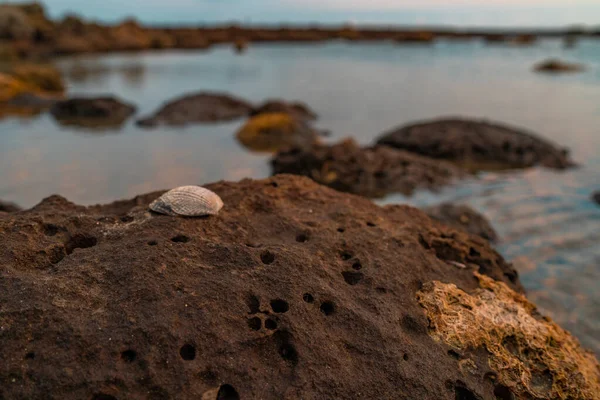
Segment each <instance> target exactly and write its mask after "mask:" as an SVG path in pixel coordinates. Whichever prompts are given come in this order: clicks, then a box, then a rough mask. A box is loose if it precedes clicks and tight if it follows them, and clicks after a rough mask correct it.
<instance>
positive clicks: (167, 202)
mask: <svg viewBox="0 0 600 400" xmlns="http://www.w3.org/2000/svg"><path fill="white" fill-rule="evenodd" d="M221 208H223V200H221V198H220V197H219V196H218V195H217V194H216V193H214V192H211V191H210V190H208V189H206V188H203V187H200V186H180V187H178V188H175V189H172V190H169V191H168V192H167V193H165V194H163V195H162V196H160V197H159V198H158V199H156V200H154V201H153V202H152V203H151V204H150V209H151V210H152V211H154V212H157V213H160V214H166V215H171V216H178V215H182V216H186V217H201V216H203V215H216V214H217V213H218V212H219V210H220V209H221Z"/></svg>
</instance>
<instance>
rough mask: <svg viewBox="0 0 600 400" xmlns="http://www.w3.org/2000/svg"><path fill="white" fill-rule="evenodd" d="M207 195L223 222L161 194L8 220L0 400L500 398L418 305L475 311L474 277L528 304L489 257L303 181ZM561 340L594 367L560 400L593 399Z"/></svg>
mask: <svg viewBox="0 0 600 400" xmlns="http://www.w3.org/2000/svg"><path fill="white" fill-rule="evenodd" d="M207 187H208V188H209V189H210V190H213V191H215V192H216V193H217V194H218V195H219V196H220V197H221V198H222V199H223V200H224V202H225V207H224V208H223V209H222V210H221V212H220V213H219V215H218V216H215V217H208V218H174V217H167V216H158V215H151V214H150V213H148V211H147V210H148V204H149V203H150V202H151V201H152V200H153V199H155V198H157V197H158V196H159V195H160V194H161V193H160V192H157V193H152V194H148V195H143V196H138V197H137V198H135V199H133V200H130V201H122V202H117V203H114V204H111V205H106V206H94V207H87V208H86V207H81V206H76V205H74V204H72V203H69V202H68V201H66V200H65V199H63V198H61V197H58V196H53V197H50V198H48V199H46V200H44V201H43V202H42V203H41V204H39V205H38V206H36V207H34V208H33V209H31V210H28V211H24V212H22V213H19V214H14V215H12V214H8V215H5V216H2V217H0V235H1V237H2V240H3V243H4V244H6V246H5V247H2V249H1V251H0V266H1V268H2V279H0V304H2V307H0V321H2V325H1V326H2V330H1V331H0V335H1V336H2V347H1V350H0V354H2V356H3V357H2V362H1V363H0V395H1V396H2V397H3V398H6V399H17V398H28V399H37V398H45V397H48V395H49V394H51V396H52V397H54V398H57V399H58V398H60V399H65V400H69V399H94V398H95V399H109V398H117V399H138V398H139V399H148V398H152V399H154V398H170V399H183V400H186V399H203V398H213V399H214V398H215V397H216V396H218V395H219V393H220V395H221V396H222V398H240V399H259V398H260V399H267V400H268V399H300V398H302V399H334V398H335V399H342V400H343V399H356V398H357V397H360V398H365V399H423V400H427V399H432V400H433V399H435V400H451V399H455V398H463V397H459V396H462V395H464V394H465V393H467V394H470V395H471V396H472V397H464V398H479V397H480V398H485V399H491V398H494V394H493V393H494V390H495V387H498V385H508V383H509V382H508V380H505V376H504V375H503V371H496V370H493V369H490V366H489V365H488V361H489V360H490V359H491V355H488V353H486V352H485V351H483V350H482V349H480V350H481V351H472V352H471V351H470V350H469V349H468V348H466V349H465V350H464V353H463V350H461V351H460V353H458V352H456V351H454V350H453V349H454V348H453V347H450V346H449V345H447V344H444V343H443V342H442V341H441V340H443V337H441V339H440V341H436V339H435V338H434V337H432V336H430V334H429V333H428V331H429V329H430V322H429V321H428V319H427V317H426V314H425V311H427V312H428V315H429V313H431V312H433V311H436V309H432V308H430V307H429V306H428V304H429V297H426V298H423V297H421V298H420V299H417V293H425V292H419V291H421V289H424V288H427V287H428V286H427V284H428V283H429V282H432V281H439V282H445V283H452V284H455V285H457V287H460V288H461V290H463V291H465V293H473V294H472V296H477V295H478V293H479V292H478V291H477V289H478V288H479V285H480V284H479V283H478V281H477V280H476V279H474V277H473V274H474V272H477V271H478V273H480V274H486V275H487V276H490V277H492V278H494V279H498V280H500V281H502V282H504V283H505V284H506V285H508V287H511V288H512V289H516V290H521V287H520V285H519V283H518V278H517V276H516V272H515V271H514V269H512V267H511V266H510V265H508V264H507V263H506V262H505V261H504V260H503V259H502V257H501V256H500V255H499V254H498V253H496V252H495V251H494V250H493V249H492V248H491V247H490V246H489V244H488V243H487V242H486V241H484V240H483V239H481V238H477V237H473V236H469V235H467V234H465V233H462V232H458V231H455V230H452V229H449V228H446V227H444V226H442V225H438V224H436V223H434V222H433V221H432V220H430V219H429V218H428V217H427V216H426V215H425V214H423V213H422V212H420V211H419V210H417V209H414V208H411V207H407V206H389V207H384V208H382V207H378V206H377V205H375V204H374V203H372V202H371V201H369V200H367V199H364V198H361V197H357V196H351V195H347V194H342V193H339V192H336V191H333V190H329V189H327V188H325V187H322V186H319V185H316V184H315V183H313V182H311V181H310V180H308V179H305V178H300V177H292V176H277V177H274V178H272V179H269V180H263V181H252V180H244V181H242V182H240V183H226V182H221V183H216V184H211V185H208V186H207ZM450 261H452V262H453V263H451V262H450ZM458 263H463V264H465V266H466V267H464V268H458V267H457V266H456V265H458ZM485 282H486V285H488V283H487V282H488V281H485ZM505 290H508V289H505ZM419 300H420V301H421V303H419ZM458 300H459V301H460V300H461V299H460V298H459V299H458ZM474 305H475V306H477V305H478V304H474ZM450 307H454V306H452V305H450ZM451 309H453V308H451ZM439 311H441V312H443V311H444V310H443V309H442V310H439ZM462 312H465V311H464V310H463V311H462ZM465 328H466V327H465ZM471 328H473V329H479V326H473V327H471ZM522 329H524V328H522ZM510 332H511V333H514V332H517V333H518V330H513V329H511V330H510ZM444 337H445V336H444ZM534 337H536V338H542V337H541V336H534ZM562 338H565V339H567V340H569V342H568V343H569V347H568V349H569V351H571V353H570V357H580V359H581V360H585V362H586V364H582V365H571V364H569V366H570V367H571V368H572V369H571V373H572V375H573V377H575V376H577V379H574V380H573V385H572V386H570V387H565V386H560V388H561V389H565V392H564V393H566V394H569V395H572V398H573V399H583V398H584V397H581V396H578V395H577V393H576V392H573V388H574V385H576V384H577V385H578V387H580V388H581V389H580V390H581V393H582V394H583V393H586V392H585V390H588V389H589V388H590V387H593V386H592V384H593V383H592V382H590V370H589V368H588V366H590V365H591V366H593V365H594V364H593V360H592V358H590V357H589V356H587V357H588V358H584V357H583V351H582V350H581V349H580V348H579V347H577V346H574V345H571V344H572V343H573V342H574V340H573V339H572V338H571V337H570V336H569V335H568V334H566V333H565V334H564V335H563V336H562ZM548 345H549V346H550V345H551V343H550V344H548ZM449 350H453V351H454V352H449ZM548 354H551V355H557V354H558V353H555V352H553V353H548ZM463 356H464V357H468V358H469V360H470V362H463V361H462V360H457V359H456V358H457V357H459V358H460V357H463ZM596 365H597V364H596ZM548 367H549V369H550V370H549V373H550V374H553V373H554V368H556V365H555V364H549V365H548ZM492 373H495V374H497V376H498V381H497V382H494V383H492V382H491V381H490V380H489V379H485V378H484V376H486V377H489V376H491V375H490V374H492ZM515 393H517V392H515ZM203 396H206V397H203ZM209 396H213V397H209ZM225 396H228V397H225ZM478 396H479V397H478ZM540 398H546V397H540ZM587 399H589V397H588V398H587Z"/></svg>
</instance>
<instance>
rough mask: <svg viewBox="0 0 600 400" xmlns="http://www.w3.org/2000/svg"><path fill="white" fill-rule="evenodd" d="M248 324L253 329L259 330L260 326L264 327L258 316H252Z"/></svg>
mask: <svg viewBox="0 0 600 400" xmlns="http://www.w3.org/2000/svg"><path fill="white" fill-rule="evenodd" d="M248 326H249V327H250V329H252V330H253V331H259V330H260V328H261V327H262V320H261V319H260V318H258V317H254V318H250V319H249V320H248Z"/></svg>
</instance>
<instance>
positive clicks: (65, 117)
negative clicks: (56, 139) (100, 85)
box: [50, 97, 135, 127]
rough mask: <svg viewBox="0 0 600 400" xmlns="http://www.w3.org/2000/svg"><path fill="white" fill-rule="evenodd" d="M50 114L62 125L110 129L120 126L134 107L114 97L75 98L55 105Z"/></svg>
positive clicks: (133, 110)
mask: <svg viewBox="0 0 600 400" xmlns="http://www.w3.org/2000/svg"><path fill="white" fill-rule="evenodd" d="M50 112H51V113H52V115H53V116H54V118H56V120H57V121H58V122H59V123H61V124H63V125H75V126H84V127H109V126H110V127H112V126H120V125H122V124H123V123H124V122H125V121H126V120H127V119H128V118H129V117H130V116H131V115H133V114H134V113H135V107H134V106H132V105H130V104H127V103H124V102H122V101H120V100H119V99H116V98H114V97H90V98H83V97H75V98H71V99H68V100H64V101H60V102H58V103H56V104H55V105H54V106H53V107H52V109H51V110H50Z"/></svg>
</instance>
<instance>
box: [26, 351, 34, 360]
mask: <svg viewBox="0 0 600 400" xmlns="http://www.w3.org/2000/svg"><path fill="white" fill-rule="evenodd" d="M25 359H26V360H33V359H35V353H34V352H30V353H27V354H25Z"/></svg>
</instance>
